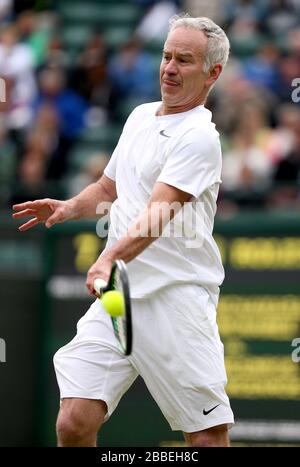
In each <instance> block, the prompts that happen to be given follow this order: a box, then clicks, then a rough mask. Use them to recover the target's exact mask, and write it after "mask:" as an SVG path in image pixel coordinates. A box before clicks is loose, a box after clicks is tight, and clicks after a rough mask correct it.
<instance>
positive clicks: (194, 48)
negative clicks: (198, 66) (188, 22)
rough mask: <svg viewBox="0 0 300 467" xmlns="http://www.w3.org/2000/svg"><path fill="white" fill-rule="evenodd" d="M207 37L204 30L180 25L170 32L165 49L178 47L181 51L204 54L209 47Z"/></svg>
mask: <svg viewBox="0 0 300 467" xmlns="http://www.w3.org/2000/svg"><path fill="white" fill-rule="evenodd" d="M207 40H208V39H207V37H206V36H205V34H204V32H203V31H200V30H198V29H194V28H186V27H180V28H176V29H174V30H173V31H171V32H170V33H169V34H168V37H167V39H166V42H165V44H164V50H165V51H172V50H174V49H176V50H177V51H179V52H180V53H183V52H184V53H192V54H193V55H200V56H203V55H204V53H205V50H206V47H207Z"/></svg>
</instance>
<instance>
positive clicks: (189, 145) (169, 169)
mask: <svg viewBox="0 0 300 467" xmlns="http://www.w3.org/2000/svg"><path fill="white" fill-rule="evenodd" d="M220 164H221V152H220V149H219V142H218V137H217V136H216V137H214V135H209V137H208V136H207V134H206V133H205V132H204V131H201V130H200V131H199V130H198V129H194V128H193V129H191V130H189V131H188V132H187V133H185V134H184V136H183V137H182V138H181V140H180V141H178V142H177V144H176V145H174V147H173V148H172V149H171V150H170V154H169V155H168V158H167V160H166V163H165V165H164V167H163V169H162V171H161V173H160V175H159V177H158V179H157V180H156V181H157V182H163V183H167V184H168V185H172V186H174V187H176V188H178V189H180V190H182V191H184V192H186V193H190V194H191V195H193V196H194V197H195V198H198V197H199V196H200V195H201V194H202V193H203V192H204V191H205V190H206V189H207V188H209V187H210V186H212V185H214V184H215V183H216V182H219V183H220V182H221V179H220V175H219V172H220V170H219V168H220Z"/></svg>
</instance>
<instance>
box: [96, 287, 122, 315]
mask: <svg viewBox="0 0 300 467" xmlns="http://www.w3.org/2000/svg"><path fill="white" fill-rule="evenodd" d="M101 302H102V304H103V306H104V309H105V311H106V312H107V313H108V314H109V315H110V316H113V317H117V316H121V315H123V314H124V312H125V303H124V297H123V295H122V294H121V292H118V291H117V290H109V291H108V292H105V293H104V294H103V295H102V297H101Z"/></svg>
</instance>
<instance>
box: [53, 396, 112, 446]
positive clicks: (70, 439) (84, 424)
mask: <svg viewBox="0 0 300 467" xmlns="http://www.w3.org/2000/svg"><path fill="white" fill-rule="evenodd" d="M106 412H107V407H106V403H105V402H103V401H97V400H91V399H77V398H70V399H69V398H68V399H63V401H62V403H61V406H60V410H59V414H58V418H57V423H56V432H57V445H58V447H95V446H96V443H97V433H98V431H99V430H100V428H101V425H102V423H103V420H104V417H105V414H106Z"/></svg>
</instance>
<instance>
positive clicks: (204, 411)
mask: <svg viewBox="0 0 300 467" xmlns="http://www.w3.org/2000/svg"><path fill="white" fill-rule="evenodd" d="M219 405H220V404H218V405H215V406H214V407H213V408H212V409H210V410H205V409H203V415H208V414H209V413H210V412H212V411H213V410H215V409H216V408H217V407H219Z"/></svg>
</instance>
